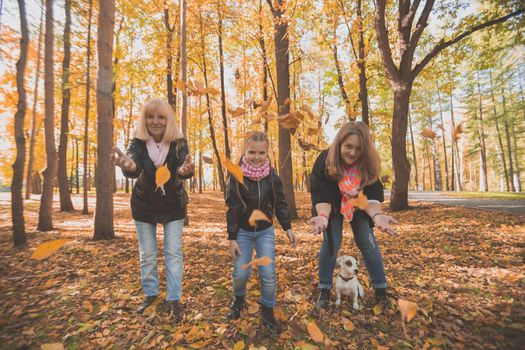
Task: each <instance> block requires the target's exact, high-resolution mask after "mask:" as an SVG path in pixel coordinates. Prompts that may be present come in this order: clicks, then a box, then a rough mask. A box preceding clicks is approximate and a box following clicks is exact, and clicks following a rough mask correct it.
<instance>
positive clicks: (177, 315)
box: [170, 300, 184, 324]
mask: <svg viewBox="0 0 525 350" xmlns="http://www.w3.org/2000/svg"><path fill="white" fill-rule="evenodd" d="M170 309H171V317H172V318H173V322H174V323H175V324H178V323H179V322H180V321H182V318H183V317H184V309H183V307H182V304H181V303H180V301H178V300H172V301H170Z"/></svg>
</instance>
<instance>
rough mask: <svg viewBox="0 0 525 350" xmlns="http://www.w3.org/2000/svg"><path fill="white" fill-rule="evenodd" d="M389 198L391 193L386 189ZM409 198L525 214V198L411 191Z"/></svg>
mask: <svg viewBox="0 0 525 350" xmlns="http://www.w3.org/2000/svg"><path fill="white" fill-rule="evenodd" d="M385 194H386V196H387V198H389V197H390V193H389V192H388V193H387V192H386V191H385ZM408 199H410V200H415V201H422V202H432V203H439V204H445V205H452V206H460V207H467V208H478V209H483V210H496V211H503V212H507V213H513V214H520V215H525V199H512V200H511V199H495V198H460V197H454V196H447V194H446V193H443V192H427V191H417V192H416V191H410V192H409V193H408Z"/></svg>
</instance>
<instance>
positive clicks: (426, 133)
mask: <svg viewBox="0 0 525 350" xmlns="http://www.w3.org/2000/svg"><path fill="white" fill-rule="evenodd" d="M421 135H422V136H423V137H426V138H427V139H435V138H436V133H435V132H434V130H432V129H428V128H424V129H423V131H421Z"/></svg>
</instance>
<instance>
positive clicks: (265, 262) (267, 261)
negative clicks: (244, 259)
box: [242, 256, 273, 270]
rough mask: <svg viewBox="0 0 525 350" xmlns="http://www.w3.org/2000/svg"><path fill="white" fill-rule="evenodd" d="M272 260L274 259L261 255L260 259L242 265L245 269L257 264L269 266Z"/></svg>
mask: <svg viewBox="0 0 525 350" xmlns="http://www.w3.org/2000/svg"><path fill="white" fill-rule="evenodd" d="M272 262H273V260H272V259H270V258H269V257H267V256H261V257H260V258H258V259H254V260H252V261H250V263H249V264H244V265H242V268H243V269H244V270H246V269H247V268H248V267H249V266H252V267H255V266H267V265H270V264H271V263H272Z"/></svg>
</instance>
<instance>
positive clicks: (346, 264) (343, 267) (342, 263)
mask: <svg viewBox="0 0 525 350" xmlns="http://www.w3.org/2000/svg"><path fill="white" fill-rule="evenodd" d="M337 264H338V265H339V267H340V269H339V273H338V274H337V277H336V279H335V293H336V301H335V304H336V305H340V304H341V295H349V296H350V297H351V298H352V299H353V303H352V306H353V308H354V309H355V310H358V309H359V304H358V303H357V297H361V298H363V296H364V295H365V292H364V291H363V287H362V286H361V284H360V283H359V281H358V280H357V273H358V272H359V270H358V266H359V265H358V263H357V260H356V259H355V258H354V257H353V256H350V255H341V256H340V257H338V258H337Z"/></svg>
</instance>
